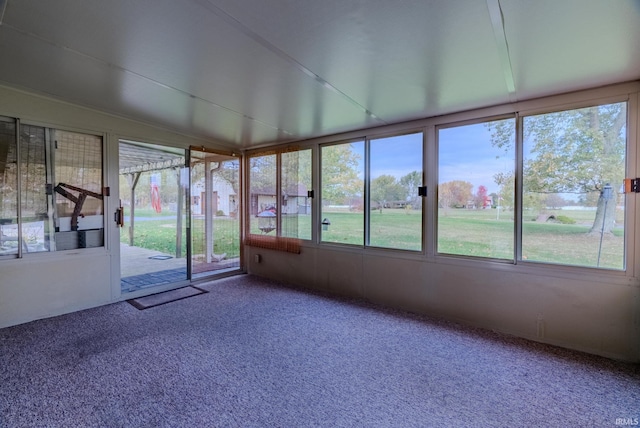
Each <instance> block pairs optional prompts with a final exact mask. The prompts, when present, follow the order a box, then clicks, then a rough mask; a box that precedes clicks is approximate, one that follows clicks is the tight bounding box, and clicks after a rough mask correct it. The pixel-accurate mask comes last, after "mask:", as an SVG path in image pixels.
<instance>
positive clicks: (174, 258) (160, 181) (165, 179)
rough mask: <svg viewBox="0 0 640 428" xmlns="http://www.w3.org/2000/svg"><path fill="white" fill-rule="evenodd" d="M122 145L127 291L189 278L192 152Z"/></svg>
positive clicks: (122, 249)
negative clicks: (189, 159) (188, 203)
mask: <svg viewBox="0 0 640 428" xmlns="http://www.w3.org/2000/svg"><path fill="white" fill-rule="evenodd" d="M119 150H120V156H119V161H120V164H119V183H120V201H121V206H122V210H121V219H120V220H121V222H122V224H123V227H121V229H120V284H121V287H122V292H123V293H126V292H132V291H138V290H141V289H144V288H149V287H153V286H157V285H163V284H172V283H179V282H181V281H186V280H187V279H188V278H189V273H188V269H187V268H188V263H187V262H188V260H189V259H188V251H187V233H186V232H187V220H188V211H187V210H188V207H187V206H186V199H187V195H188V191H189V174H188V169H187V166H186V159H187V151H186V150H184V149H177V148H170V147H164V146H157V145H153V144H147V143H140V142H135V141H125V140H121V141H120V145H119Z"/></svg>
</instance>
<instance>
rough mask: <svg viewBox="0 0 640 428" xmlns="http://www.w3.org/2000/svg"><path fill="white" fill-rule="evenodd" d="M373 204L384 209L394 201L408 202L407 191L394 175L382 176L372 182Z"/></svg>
mask: <svg viewBox="0 0 640 428" xmlns="http://www.w3.org/2000/svg"><path fill="white" fill-rule="evenodd" d="M370 195H371V203H372V204H373V203H374V202H375V203H377V204H378V207H384V206H385V204H386V203H388V202H393V201H406V197H407V194H406V190H405V188H404V187H403V186H402V185H401V184H400V182H399V181H398V180H396V178H395V177H394V176H392V175H381V176H379V177H377V178H374V179H373V180H371V191H370Z"/></svg>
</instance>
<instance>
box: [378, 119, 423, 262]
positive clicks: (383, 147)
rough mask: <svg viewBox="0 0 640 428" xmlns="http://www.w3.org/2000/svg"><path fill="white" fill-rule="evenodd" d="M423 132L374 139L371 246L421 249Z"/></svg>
mask: <svg viewBox="0 0 640 428" xmlns="http://www.w3.org/2000/svg"><path fill="white" fill-rule="evenodd" d="M422 135H423V134H422V133H421V132H420V133H415V134H408V135H399V136H393V137H389V138H379V139H373V140H371V141H370V142H369V150H370V156H369V158H370V172H369V177H370V184H369V189H370V190H369V195H370V208H371V210H370V212H371V215H370V216H369V245H370V246H372V247H383V248H397V249H401V250H413V251H420V250H421V249H422V197H421V196H418V188H419V187H420V186H422V175H423V174H422V145H423V142H422Z"/></svg>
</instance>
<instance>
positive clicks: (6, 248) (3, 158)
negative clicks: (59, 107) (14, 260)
mask: <svg viewBox="0 0 640 428" xmlns="http://www.w3.org/2000/svg"><path fill="white" fill-rule="evenodd" d="M16 153H17V147H16V124H15V121H14V120H7V121H5V120H0V256H3V255H7V254H18V245H19V241H18V239H19V238H18V170H17V156H16Z"/></svg>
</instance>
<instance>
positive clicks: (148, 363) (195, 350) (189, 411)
mask: <svg viewBox="0 0 640 428" xmlns="http://www.w3.org/2000/svg"><path fill="white" fill-rule="evenodd" d="M199 286H200V287H202V288H204V289H206V290H207V291H209V292H208V293H205V294H201V295H198V296H194V297H190V298H188V299H184V300H179V301H176V302H172V303H169V304H166V305H161V306H157V307H155V308H151V309H148V310H144V311H139V310H137V309H135V308H134V307H132V306H131V305H129V304H128V303H126V302H121V303H117V304H112V305H108V306H103V307H99V308H95V309H90V310H86V311H81V312H76V313H73V314H69V315H64V316H60V317H55V318H50V319H46V320H40V321H35V322H31V323H28V324H23V325H19V326H15V327H10V328H5V329H2V330H0V427H7V428H11V427H448V426H451V427H563V426H579V427H601V426H616V423H618V425H620V423H621V422H633V421H634V419H636V420H637V418H640V368H639V367H638V365H632V364H626V363H621V362H616V361H612V360H608V359H605V358H601V357H596V356H592V355H587V354H583V353H579V352H573V351H569V350H565V349H560V348H556V347H552V346H547V345H542V344H538V343H534V342H530V341H526V340H523V339H518V338H514V337H511V336H505V335H501V334H497V333H493V332H489V331H486V330H481V329H474V328H469V327H464V326H460V325H458V324H455V323H451V322H446V321H442V320H437V319H432V318H429V317H424V316H416V315H411V314H407V313H404V312H400V311H393V310H387V309H382V308H379V307H376V306H374V305H370V304H366V303H362V302H359V301H355V300H348V299H338V298H330V297H328V296H325V295H322V294H319V293H310V292H304V291H299V290H294V289H291V288H287V287H284V286H282V285H280V284H278V283H276V282H273V281H268V280H264V279H261V278H257V277H253V276H246V275H243V276H236V277H231V278H227V279H223V280H220V281H216V282H212V283H209V284H205V285H199ZM627 425H628V424H627Z"/></svg>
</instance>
